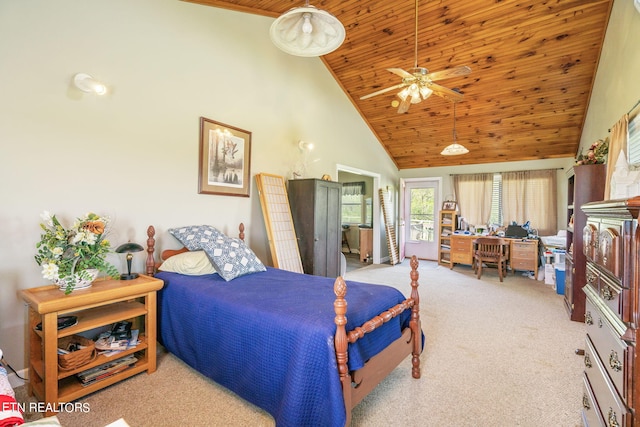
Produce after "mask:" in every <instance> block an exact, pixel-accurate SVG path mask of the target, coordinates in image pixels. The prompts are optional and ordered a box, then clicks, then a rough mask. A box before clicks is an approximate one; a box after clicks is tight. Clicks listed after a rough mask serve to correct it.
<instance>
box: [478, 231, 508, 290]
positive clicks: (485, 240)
mask: <svg viewBox="0 0 640 427" xmlns="http://www.w3.org/2000/svg"><path fill="white" fill-rule="evenodd" d="M473 246H474V251H473V269H474V271H476V272H477V275H478V279H480V277H482V264H495V265H496V266H497V267H498V276H499V277H500V281H501V282H502V279H503V278H504V277H505V276H506V275H507V261H508V260H509V242H508V241H506V240H503V239H500V238H498V237H478V238H477V239H475V240H474V241H473Z"/></svg>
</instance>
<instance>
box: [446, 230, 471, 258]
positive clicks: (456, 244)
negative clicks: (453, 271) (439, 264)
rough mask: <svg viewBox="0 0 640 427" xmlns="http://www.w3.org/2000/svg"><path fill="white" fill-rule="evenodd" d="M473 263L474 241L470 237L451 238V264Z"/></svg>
mask: <svg viewBox="0 0 640 427" xmlns="http://www.w3.org/2000/svg"><path fill="white" fill-rule="evenodd" d="M471 261H473V239H472V238H469V237H458V236H452V237H451V262H452V263H454V264H471Z"/></svg>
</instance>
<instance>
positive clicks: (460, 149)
mask: <svg viewBox="0 0 640 427" xmlns="http://www.w3.org/2000/svg"><path fill="white" fill-rule="evenodd" d="M454 90H456V89H454ZM456 92H457V90H456ZM456 139H457V135H456V102H455V101H453V144H451V145H447V146H446V147H445V149H444V150H442V152H441V153H440V154H441V155H443V156H458V155H460V154H467V153H468V152H469V150H467V148H466V147H465V146H464V145H460V144H458V143H457V142H456Z"/></svg>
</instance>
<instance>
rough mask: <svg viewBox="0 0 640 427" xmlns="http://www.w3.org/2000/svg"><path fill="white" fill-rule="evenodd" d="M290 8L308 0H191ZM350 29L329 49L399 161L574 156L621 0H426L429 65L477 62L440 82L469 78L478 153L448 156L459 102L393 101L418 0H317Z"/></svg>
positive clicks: (271, 10)
mask: <svg viewBox="0 0 640 427" xmlns="http://www.w3.org/2000/svg"><path fill="white" fill-rule="evenodd" d="M188 1H192V2H193V3H199V4H204V5H208V6H214V7H220V8H225V9H231V10H236V11H241V12H248V13H255V14H260V15H265V16H270V17H274V18H276V17H278V16H280V15H281V14H282V13H284V12H286V11H287V10H289V9H291V8H294V7H301V6H304V5H305V2H304V1H302V0H296V1H293V0H188ZM310 4H311V5H312V6H315V7H317V8H319V9H322V10H326V11H328V12H330V13H332V14H333V15H335V16H336V17H337V18H338V19H339V20H340V21H341V22H342V24H343V25H344V26H345V29H346V32H347V35H346V39H345V41H344V43H343V44H342V46H341V47H340V48H338V49H337V50H336V51H334V52H332V53H329V54H327V55H325V56H323V57H321V58H322V60H323V61H324V62H325V64H326V66H327V67H328V69H329V70H330V72H331V73H332V74H333V76H334V77H335V79H336V80H337V82H338V83H339V84H340V86H341V87H342V88H343V90H344V91H345V92H346V94H347V95H348V96H349V97H350V98H351V101H352V102H353V104H354V106H355V107H356V109H357V110H358V111H359V112H360V114H361V115H362V117H363V119H364V120H365V121H366V122H367V123H368V125H369V127H370V128H371V130H372V131H373V133H374V134H375V135H376V136H377V138H378V140H379V141H380V143H381V144H382V146H383V147H384V148H385V149H386V151H387V152H388V153H389V155H390V156H391V158H392V159H393V161H394V162H395V164H396V165H397V167H398V169H412V168H422V167H434V166H449V165H469V164H479V163H497V162H507V161H519V160H534V159H552V158H560V157H573V156H575V155H576V152H577V150H578V146H579V143H580V135H581V131H582V126H583V123H584V119H585V115H586V110H587V106H588V103H589V96H590V93H591V89H592V85H593V81H594V77H595V73H596V69H597V65H598V60H599V57H600V51H601V47H602V43H603V40H604V35H605V31H606V27H607V23H608V21H609V15H610V12H611V7H612V5H613V0H474V1H461V0H431V1H429V0H421V1H420V3H419V7H418V10H419V16H418V61H417V62H418V66H420V67H426V68H428V69H429V71H430V72H433V71H439V70H444V69H448V68H452V67H457V66H460V65H467V66H469V67H470V68H471V70H472V72H471V74H469V75H468V76H464V77H454V78H450V79H447V80H441V81H438V82H437V83H438V84H441V85H442V86H445V87H448V88H458V89H460V91H461V92H462V93H463V94H464V99H463V100H462V101H460V102H458V103H457V104H456V134H457V141H458V143H460V144H462V145H464V146H465V147H467V148H468V149H469V153H468V154H464V155H460V156H442V155H440V152H441V151H442V149H443V148H444V147H446V146H447V145H449V144H451V143H452V142H453V104H452V102H451V101H447V100H446V99H444V98H441V97H438V96H435V95H432V96H431V97H430V98H428V99H427V100H424V101H422V102H421V103H419V104H412V105H411V107H410V108H409V111H408V112H406V113H403V114H398V113H397V108H394V107H392V106H391V102H392V101H393V100H396V99H397V97H396V95H395V94H396V93H397V91H391V92H388V93H386V94H384V95H379V96H376V97H373V98H370V99H366V100H360V97H361V96H363V95H367V94H369V93H371V92H374V91H376V90H379V89H383V88H386V87H389V86H393V85H396V84H398V83H400V82H401V79H400V77H398V76H396V75H394V74H392V73H390V72H388V71H387V68H402V69H405V70H408V69H410V68H412V67H413V66H414V52H415V2H414V0H402V1H397V0H370V1H363V0H353V1H341V0H317V1H316V2H313V1H311V2H310Z"/></svg>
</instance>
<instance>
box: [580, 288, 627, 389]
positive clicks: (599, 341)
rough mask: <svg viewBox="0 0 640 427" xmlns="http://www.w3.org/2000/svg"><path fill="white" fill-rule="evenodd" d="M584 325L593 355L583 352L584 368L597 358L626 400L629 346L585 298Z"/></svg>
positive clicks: (597, 309)
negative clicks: (593, 351)
mask: <svg viewBox="0 0 640 427" xmlns="http://www.w3.org/2000/svg"><path fill="white" fill-rule="evenodd" d="M585 325H586V330H587V341H588V342H591V343H592V344H593V347H594V349H595V353H594V354H593V355H589V356H587V353H586V352H585V366H586V365H587V364H588V363H589V362H591V363H592V364H593V363H594V361H593V360H591V361H589V360H587V359H589V358H591V359H593V358H594V357H597V358H599V359H600V360H599V361H601V362H600V363H601V365H602V366H603V367H604V371H605V372H606V373H607V375H608V377H609V378H610V379H611V382H612V383H613V385H614V387H615V388H616V390H618V393H619V394H620V395H621V396H622V397H623V399H626V398H627V396H626V387H625V385H626V383H625V378H627V375H628V374H629V372H628V370H629V366H628V363H627V361H628V360H629V358H628V356H629V355H630V354H629V352H628V349H629V346H628V345H627V343H626V342H624V341H622V340H621V339H620V334H619V333H618V332H616V331H615V329H614V328H613V327H612V326H611V324H610V323H609V321H608V320H607V319H606V317H605V316H604V315H603V314H602V312H601V311H600V310H599V308H598V307H596V306H595V305H594V304H593V302H592V301H591V300H590V299H589V298H587V301H586V309H585Z"/></svg>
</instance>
